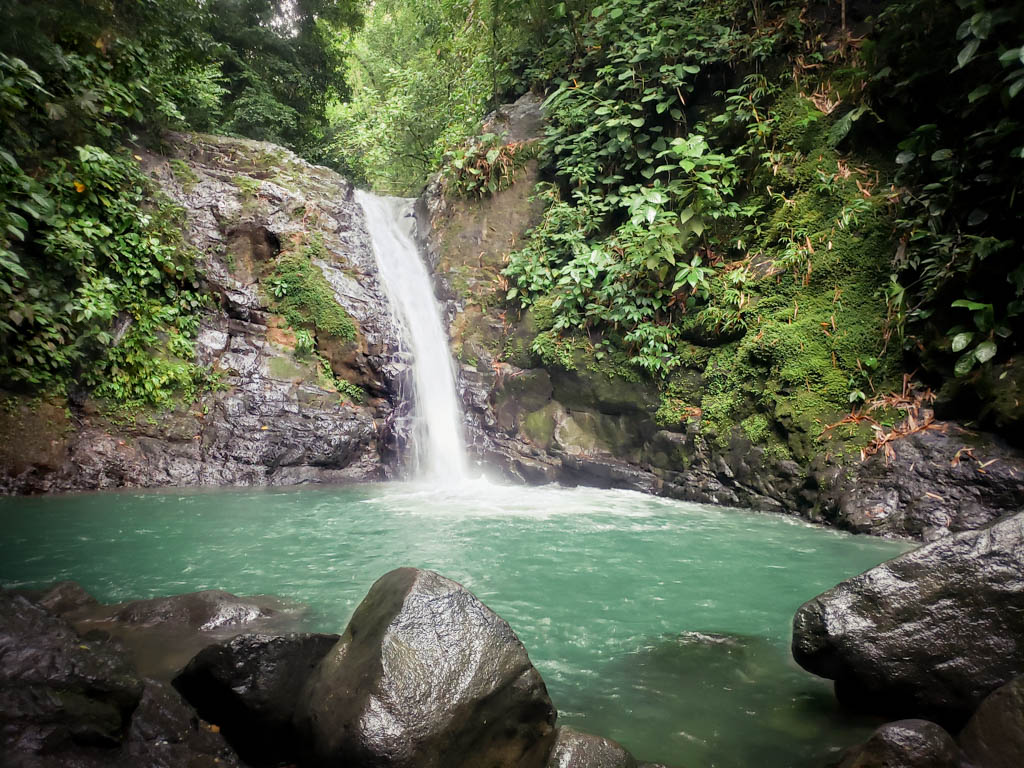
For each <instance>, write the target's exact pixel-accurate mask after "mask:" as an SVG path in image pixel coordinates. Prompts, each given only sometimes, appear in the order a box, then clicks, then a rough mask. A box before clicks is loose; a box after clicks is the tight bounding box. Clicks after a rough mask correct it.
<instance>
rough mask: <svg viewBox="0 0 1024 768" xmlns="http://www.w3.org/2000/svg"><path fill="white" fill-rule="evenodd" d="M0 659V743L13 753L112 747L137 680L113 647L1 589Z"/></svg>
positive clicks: (137, 691)
mask: <svg viewBox="0 0 1024 768" xmlns="http://www.w3.org/2000/svg"><path fill="white" fill-rule="evenodd" d="M0 660H2V663H0V744H2V745H5V746H6V749H7V750H10V751H12V752H23V753H42V752H48V751H54V750H58V749H61V748H65V747H68V746H72V745H85V746H96V745H99V746H104V747H112V746H116V745H117V744H119V743H120V742H121V741H122V740H123V738H124V734H125V731H126V729H127V726H128V722H129V719H130V717H131V713H132V711H133V710H134V709H135V707H136V706H137V705H138V703H139V700H140V698H141V697H142V688H143V684H142V681H141V680H140V679H139V678H138V676H137V675H136V673H135V670H134V669H133V668H132V667H131V665H130V664H129V663H128V662H127V661H126V660H125V658H124V657H123V655H122V654H120V653H118V652H117V651H116V649H114V648H113V647H111V646H109V645H108V644H106V643H104V642H101V641H96V640H87V639H84V638H81V637H79V636H78V635H77V634H76V633H75V632H74V630H73V629H72V628H71V627H70V625H68V624H67V623H66V622H65V621H64V620H62V619H59V618H57V617H56V616H54V615H52V614H50V613H48V612H47V611H46V610H45V609H44V608H42V607H41V606H39V605H36V604H35V603H32V602H30V601H29V600H27V599H26V598H25V597H22V596H20V595H15V594H12V593H10V592H6V591H0Z"/></svg>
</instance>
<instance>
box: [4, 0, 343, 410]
mask: <svg viewBox="0 0 1024 768" xmlns="http://www.w3.org/2000/svg"><path fill="white" fill-rule="evenodd" d="M0 12H2V14H3V18H4V21H5V24H4V26H3V28H2V29H0V124H2V125H3V135H2V139H0V190H2V195H0V384H2V386H3V387H4V388H8V389H16V390H21V391H30V392H38V391H51V392H53V391H72V390H73V391H81V392H93V393H95V394H97V395H99V396H101V397H105V398H108V399H109V400H110V401H112V402H114V403H121V404H148V405H166V404H168V403H169V402H171V398H172V396H176V395H179V396H181V395H183V396H184V397H186V398H187V397H190V396H191V395H192V394H193V393H194V392H195V391H196V389H197V387H201V386H207V385H209V384H210V383H211V382H210V380H209V377H208V376H207V375H206V374H205V373H204V372H203V371H201V370H200V369H199V367H198V366H196V365H195V363H194V356H195V355H194V349H193V346H192V339H193V338H194V335H195V333H196V330H197V328H198V312H199V309H200V307H201V305H202V302H203V299H202V297H201V294H200V291H199V287H198V283H197V276H196V274H195V268H194V263H193V255H192V254H191V252H190V251H189V249H188V248H187V247H185V245H184V243H183V242H182V238H181V229H182V223H183V219H182V212H181V211H180V210H178V209H176V208H175V207H174V206H173V205H171V204H170V203H169V201H167V200H165V199H163V198H162V197H161V196H160V194H159V193H158V192H157V190H156V189H155V188H154V185H153V184H152V183H151V181H150V180H149V178H148V176H147V175H146V173H145V172H144V171H143V169H142V168H141V161H142V156H141V154H139V153H140V152H141V151H142V150H141V147H142V146H143V145H144V144H145V143H147V141H148V140H149V139H148V138H147V137H156V136H158V135H159V132H160V131H161V130H162V129H165V128H195V129H205V130H222V131H228V132H234V133H241V134H246V135H249V136H253V137H256V138H268V139H275V140H279V141H284V142H286V143H289V144H291V145H293V146H296V147H297V148H305V149H306V150H307V154H315V148H316V145H317V142H318V141H319V138H318V130H319V131H320V134H322V133H323V130H322V128H323V126H324V125H325V118H324V109H325V106H326V101H327V99H328V98H329V97H330V94H332V93H335V94H342V93H343V92H344V83H343V81H342V80H341V79H340V77H339V75H340V63H339V62H340V59H339V54H338V52H337V50H336V42H337V39H338V31H337V30H338V29H339V28H341V27H342V26H344V25H350V24H355V23H357V22H358V13H357V8H356V6H355V5H354V4H346V3H337V2H330V1H329V0H299V1H298V2H289V3H283V2H275V1H273V0H215V2H212V3H208V2H200V1H199V0H185V1H184V2H182V1H181V0H146V1H145V2H137V1H135V0H102V1H101V2H88V3H81V2H74V1H72V0H52V1H49V2H46V3H37V2H24V1H23V0H0ZM332 88H333V89H334V90H333V91H332V90H331V89H332ZM318 126H319V128H318Z"/></svg>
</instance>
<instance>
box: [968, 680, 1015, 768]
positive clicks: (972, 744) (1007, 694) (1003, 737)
mask: <svg viewBox="0 0 1024 768" xmlns="http://www.w3.org/2000/svg"><path fill="white" fill-rule="evenodd" d="M960 746H961V747H962V748H963V750H964V754H965V755H967V758H968V760H969V761H970V762H971V763H972V764H974V765H976V766H979V768H1020V766H1022V765H1024V675H1021V676H1018V677H1015V678H1014V679H1013V680H1011V681H1010V682H1009V683H1007V684H1006V685H1004V686H1003V687H1002V688H998V689H996V690H995V691H993V692H992V693H990V694H989V695H988V697H986V699H985V700H984V701H983V702H981V706H980V707H978V709H977V711H975V713H974V715H972V716H971V719H970V720H969V721H968V723H967V727H966V728H964V730H963V731H962V732H961V733H960Z"/></svg>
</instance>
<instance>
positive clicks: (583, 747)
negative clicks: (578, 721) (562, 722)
mask: <svg viewBox="0 0 1024 768" xmlns="http://www.w3.org/2000/svg"><path fill="white" fill-rule="evenodd" d="M547 768H637V762H636V760H635V759H633V756H632V755H631V754H629V752H627V751H626V749H625V747H623V746H622V745H621V744H619V743H618V742H615V741H612V740H611V739H605V738H602V737H601V736H594V735H592V734H589V733H584V732H583V731H577V730H576V729H575V728H568V727H566V726H562V727H561V728H559V729H558V736H557V738H556V739H555V746H554V747H553V748H552V750H551V755H550V757H549V758H548V764H547Z"/></svg>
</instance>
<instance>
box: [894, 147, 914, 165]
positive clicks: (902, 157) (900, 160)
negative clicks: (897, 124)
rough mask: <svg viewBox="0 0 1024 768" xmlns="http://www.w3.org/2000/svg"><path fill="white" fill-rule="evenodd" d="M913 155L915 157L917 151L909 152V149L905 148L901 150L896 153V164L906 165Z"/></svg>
mask: <svg viewBox="0 0 1024 768" xmlns="http://www.w3.org/2000/svg"><path fill="white" fill-rule="evenodd" d="M915 157H917V153H916V152H911V151H910V150H909V149H905V150H903V151H902V152H900V153H899V154H898V155H896V164H897V165H906V164H907V163H909V162H910V161H911V160H913V159H914V158H915Z"/></svg>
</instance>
